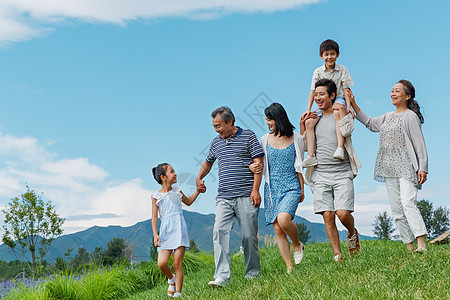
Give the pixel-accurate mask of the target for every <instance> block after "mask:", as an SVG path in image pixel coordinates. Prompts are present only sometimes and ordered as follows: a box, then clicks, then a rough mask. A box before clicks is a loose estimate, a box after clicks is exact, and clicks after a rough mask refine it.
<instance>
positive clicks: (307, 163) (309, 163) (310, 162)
mask: <svg viewBox="0 0 450 300" xmlns="http://www.w3.org/2000/svg"><path fill="white" fill-rule="evenodd" d="M318 163H319V161H318V160H317V158H315V157H311V156H309V155H308V157H306V158H305V160H304V161H303V168H309V167H314V166H316V165H317V164H318Z"/></svg>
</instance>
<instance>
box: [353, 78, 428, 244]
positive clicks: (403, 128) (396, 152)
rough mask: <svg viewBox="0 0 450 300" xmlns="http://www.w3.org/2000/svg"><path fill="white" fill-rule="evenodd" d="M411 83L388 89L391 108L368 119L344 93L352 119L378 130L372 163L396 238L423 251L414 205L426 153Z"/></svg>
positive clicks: (420, 221) (424, 174) (424, 171)
mask: <svg viewBox="0 0 450 300" xmlns="http://www.w3.org/2000/svg"><path fill="white" fill-rule="evenodd" d="M415 94H416V93H415V89H414V86H413V85H412V84H411V82H409V81H408V80H400V81H399V82H397V83H396V84H395V85H394V87H393V88H392V92H391V99H392V104H393V105H394V106H395V108H396V109H395V111H392V112H387V113H386V114H384V115H382V116H379V117H376V118H371V117H369V116H368V115H366V114H365V113H364V112H362V111H361V109H360V108H359V106H358V105H357V104H356V102H355V98H354V96H353V94H352V93H351V92H349V93H348V94H347V96H348V97H349V99H350V102H351V104H352V107H353V109H354V110H355V113H356V118H357V119H358V120H359V121H360V122H361V123H363V124H364V125H365V126H366V127H367V128H368V129H369V130H371V131H374V132H380V148H379V150H378V155H377V159H376V162H375V172H374V173H375V180H377V181H384V182H385V183H386V189H387V192H388V196H389V201H390V204H391V209H392V215H393V217H394V219H395V223H396V225H397V228H398V231H399V232H400V237H401V239H402V240H403V242H404V243H405V244H406V246H407V248H408V250H409V251H411V252H412V251H414V245H413V242H414V239H417V249H416V250H415V252H426V250H427V249H426V243H425V237H426V236H427V230H426V228H425V223H424V221H423V218H422V215H421V214H420V211H419V209H418V208H417V206H416V198H417V191H418V189H420V188H421V185H422V184H423V183H424V182H425V181H426V180H427V173H428V156H427V149H426V147H425V141H424V138H423V134H422V129H421V124H422V123H423V121H424V119H423V116H422V114H421V113H420V107H419V104H418V103H417V101H416V100H414V97H415Z"/></svg>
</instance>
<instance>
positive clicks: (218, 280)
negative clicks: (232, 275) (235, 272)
mask: <svg viewBox="0 0 450 300" xmlns="http://www.w3.org/2000/svg"><path fill="white" fill-rule="evenodd" d="M227 283H228V282H227V281H226V280H225V279H223V278H220V277H217V278H216V279H215V280H213V281H210V282H208V285H209V286H213V287H224V286H226V285H227Z"/></svg>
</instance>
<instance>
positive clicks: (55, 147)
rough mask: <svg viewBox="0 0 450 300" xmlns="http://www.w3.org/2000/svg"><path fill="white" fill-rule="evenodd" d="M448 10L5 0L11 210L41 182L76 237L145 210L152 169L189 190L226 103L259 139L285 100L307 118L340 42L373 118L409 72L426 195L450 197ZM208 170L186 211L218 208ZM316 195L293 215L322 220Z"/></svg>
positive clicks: (379, 194)
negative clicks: (325, 49)
mask: <svg viewBox="0 0 450 300" xmlns="http://www.w3.org/2000/svg"><path fill="white" fill-rule="evenodd" d="M449 11H450V2H449V1H446V0H436V1H416V0H412V1H407V0H399V1H392V0H389V1H388V0H379V1H357V0H348V1H338V0H329V1H320V0H277V1H275V0H266V1H256V0H247V1H245V0H240V1H219V0H211V1H198V0H193V1H173V0H172V1H170V0H166V1H159V0H154V1H142V0H127V1H119V0H89V1H87V0H68V1H57V0H39V1H31V0H14V1H13V0H3V1H1V2H0V210H2V209H5V207H6V206H7V205H8V202H9V201H10V200H11V198H14V197H16V196H18V195H20V194H23V193H25V191H26V185H29V186H30V187H31V188H32V189H34V190H35V191H36V192H38V193H39V194H41V193H42V197H43V198H44V199H45V200H50V201H52V203H53V204H54V205H55V207H56V210H57V211H58V213H59V214H60V215H61V216H62V217H64V218H66V221H65V224H64V230H65V234H68V233H73V232H76V231H80V230H83V229H86V228H89V227H91V226H94V225H98V226H108V225H121V226H131V225H133V224H135V223H137V222H139V221H143V220H146V219H149V218H150V216H151V202H150V195H151V193H152V192H153V191H156V190H158V189H159V186H158V184H157V183H156V181H155V180H154V179H153V177H152V175H151V168H152V167H154V166H156V165H157V164H158V163H161V162H169V163H170V164H171V165H172V166H173V167H174V168H175V170H176V172H177V173H178V180H179V184H180V185H181V187H182V189H183V191H184V192H185V193H186V194H190V193H191V192H192V191H193V188H194V185H195V181H194V179H195V176H196V175H197V173H198V170H199V166H200V164H201V163H202V162H203V160H204V159H205V157H206V153H207V149H208V147H209V144H210V142H211V141H212V139H213V138H214V137H215V136H216V133H215V132H214V130H213V127H212V124H211V117H210V113H211V111H212V110H214V109H215V108H217V107H219V106H222V105H227V106H229V107H231V108H232V110H233V111H234V113H235V115H236V117H237V122H236V124H237V125H238V126H241V127H244V128H250V129H252V130H253V131H254V132H255V133H256V135H257V136H262V135H263V134H264V133H266V132H268V129H267V126H266V125H265V122H264V115H263V110H264V108H265V107H267V106H268V105H269V104H270V103H272V102H279V103H281V104H282V105H283V106H284V107H285V108H286V110H287V112H288V115H289V118H290V120H291V122H292V123H293V124H295V125H296V126H297V129H298V125H297V124H298V122H299V119H300V116H301V114H302V113H303V112H304V111H305V110H306V105H307V99H308V94H309V91H310V84H311V76H312V72H313V71H314V69H315V68H317V67H319V66H320V65H321V64H323V61H322V60H321V59H320V57H319V53H318V51H319V45H320V43H321V42H322V41H323V40H325V39H328V38H331V39H335V40H336V41H337V42H338V43H339V45H340V51H341V54H340V56H339V58H338V61H337V63H338V64H342V65H345V66H346V67H347V68H348V70H349V71H350V73H351V75H352V77H353V80H354V82H355V86H354V87H353V88H352V90H353V92H354V94H355V97H356V101H357V103H358V104H359V105H360V107H361V108H362V110H363V111H364V112H366V113H367V114H369V115H371V116H378V115H381V114H384V113H385V112H387V111H391V110H394V107H393V106H392V104H391V100H390V91H391V89H392V87H393V85H394V84H395V83H396V82H397V81H398V80H400V79H403V78H405V79H409V80H411V82H412V83H413V84H414V85H415V87H416V99H417V100H418V102H419V104H420V106H421V109H422V113H423V115H424V117H425V123H424V124H423V133H424V137H425V141H426V144H427V149H428V155H429V176H428V181H427V182H426V183H425V185H424V186H423V189H422V190H421V191H419V195H418V199H428V200H430V201H432V202H433V204H434V206H435V207H436V206H441V205H446V206H448V200H447V199H448V198H449V194H450V193H449V189H448V186H450V179H449V176H447V170H449V169H450V163H449V161H450V160H449V159H448V148H449V147H450V142H449V138H448V137H449V134H448V133H447V130H448V125H446V122H445V120H444V119H445V118H447V112H448V111H449V104H448V103H449V97H450V96H449V95H448V90H447V88H446V87H448V86H450V77H449V76H448V70H449V68H450V60H449V59H448V58H447V56H448V55H447V53H448V51H449V49H450V39H449V36H450V19H449V18H448V12H449ZM355 124H356V125H355V131H354V133H353V137H352V139H353V145H354V148H355V150H356V152H357V154H358V156H359V158H360V160H361V162H362V164H363V168H362V169H361V170H360V171H359V174H358V176H357V177H356V179H355V181H354V185H355V213H354V216H355V219H356V227H357V228H358V230H359V232H360V233H362V234H366V235H373V233H372V229H373V226H372V223H374V219H375V216H376V215H377V214H379V213H381V212H383V211H387V212H388V213H389V214H390V208H389V204H388V199H387V193H386V190H385V186H384V184H382V183H379V182H376V181H374V180H373V167H374V163H375V158H376V154H377V151H378V142H379V140H378V139H379V136H378V134H376V133H372V132H370V131H368V130H367V129H366V128H365V127H364V126H362V125H361V124H360V123H359V122H356V123H355ZM446 128H447V129H446ZM205 180H206V185H207V188H208V191H207V193H205V194H202V195H201V196H200V197H199V198H198V199H197V201H196V202H195V203H194V204H193V205H192V206H190V207H185V209H187V210H190V211H196V212H199V213H204V214H209V213H213V212H214V207H215V196H216V193H217V166H215V167H214V168H213V170H212V171H211V174H210V175H208V176H207V177H206V178H205ZM261 191H262V189H261ZM312 203H313V198H312V194H311V193H310V191H307V193H306V199H305V201H304V202H303V203H301V204H300V205H299V208H298V210H297V214H298V215H300V216H302V217H305V218H307V219H308V220H310V221H313V222H322V220H321V216H320V215H314V213H313V210H312ZM3 220H4V215H3V214H2V213H0V223H3ZM340 228H341V229H342V227H340Z"/></svg>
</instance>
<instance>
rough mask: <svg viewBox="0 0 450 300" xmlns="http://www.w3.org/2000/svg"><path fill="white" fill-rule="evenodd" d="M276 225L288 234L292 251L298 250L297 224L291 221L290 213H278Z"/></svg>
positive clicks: (299, 245)
mask: <svg viewBox="0 0 450 300" xmlns="http://www.w3.org/2000/svg"><path fill="white" fill-rule="evenodd" d="M277 221H278V225H279V226H280V227H281V229H282V230H283V231H284V233H285V234H287V235H288V236H289V238H290V239H291V241H292V248H293V250H294V251H300V247H301V244H300V241H299V240H298V231H297V226H296V225H295V224H294V222H292V220H291V215H290V214H289V213H287V212H282V213H279V214H278V216H277Z"/></svg>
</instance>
